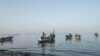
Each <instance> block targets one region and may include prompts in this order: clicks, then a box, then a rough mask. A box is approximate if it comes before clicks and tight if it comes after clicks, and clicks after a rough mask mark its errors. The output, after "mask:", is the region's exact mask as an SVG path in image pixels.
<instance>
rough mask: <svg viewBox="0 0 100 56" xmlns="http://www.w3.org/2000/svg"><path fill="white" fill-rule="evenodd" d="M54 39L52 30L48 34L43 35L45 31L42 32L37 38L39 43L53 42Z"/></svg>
mask: <svg viewBox="0 0 100 56" xmlns="http://www.w3.org/2000/svg"><path fill="white" fill-rule="evenodd" d="M54 41H55V34H54V32H53V33H51V34H50V36H47V37H46V36H45V33H44V32H43V36H41V37H40V39H39V40H38V42H39V43H42V42H54Z"/></svg>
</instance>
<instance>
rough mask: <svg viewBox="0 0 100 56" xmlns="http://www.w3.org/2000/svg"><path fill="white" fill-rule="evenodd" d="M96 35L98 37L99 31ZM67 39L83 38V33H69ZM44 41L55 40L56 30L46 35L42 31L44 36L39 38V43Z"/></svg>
mask: <svg viewBox="0 0 100 56" xmlns="http://www.w3.org/2000/svg"><path fill="white" fill-rule="evenodd" d="M94 36H96V37H98V33H95V34H94ZM65 37H66V40H71V39H72V38H75V40H81V35H80V34H75V35H74V36H73V35H72V34H71V33H69V34H67V35H65ZM43 42H55V33H54V31H53V32H52V33H51V34H50V35H49V36H46V33H44V32H43V33H42V36H41V37H40V39H39V40H38V43H43Z"/></svg>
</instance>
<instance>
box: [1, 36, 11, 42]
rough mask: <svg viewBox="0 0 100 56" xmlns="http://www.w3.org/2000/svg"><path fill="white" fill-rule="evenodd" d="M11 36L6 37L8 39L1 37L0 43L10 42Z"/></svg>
mask: <svg viewBox="0 0 100 56" xmlns="http://www.w3.org/2000/svg"><path fill="white" fill-rule="evenodd" d="M12 38H13V36H8V37H1V38H0V42H2V41H9V40H12Z"/></svg>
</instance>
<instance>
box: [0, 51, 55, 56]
mask: <svg viewBox="0 0 100 56" xmlns="http://www.w3.org/2000/svg"><path fill="white" fill-rule="evenodd" d="M0 56H56V55H53V54H45V53H31V52H22V51H9V50H5V49H0Z"/></svg>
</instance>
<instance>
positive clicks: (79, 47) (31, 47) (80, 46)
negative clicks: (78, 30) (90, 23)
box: [0, 34, 100, 56]
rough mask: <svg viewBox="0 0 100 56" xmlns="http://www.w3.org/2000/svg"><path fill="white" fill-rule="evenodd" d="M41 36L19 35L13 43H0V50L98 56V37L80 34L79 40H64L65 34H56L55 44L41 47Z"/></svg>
mask: <svg viewBox="0 0 100 56" xmlns="http://www.w3.org/2000/svg"><path fill="white" fill-rule="evenodd" d="M40 36H41V34H33V35H32V34H21V35H19V36H15V37H14V38H13V41H8V42H4V43H0V49H7V50H12V51H24V52H31V53H36V54H45V55H44V56H50V55H52V56H100V37H94V35H93V34H82V35H81V36H82V37H81V40H75V39H74V37H73V39H72V40H66V39H65V34H56V38H55V39H56V40H55V43H46V44H44V45H42V46H44V47H41V44H38V41H37V40H38V39H39V37H40ZM41 56H43V55H41Z"/></svg>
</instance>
